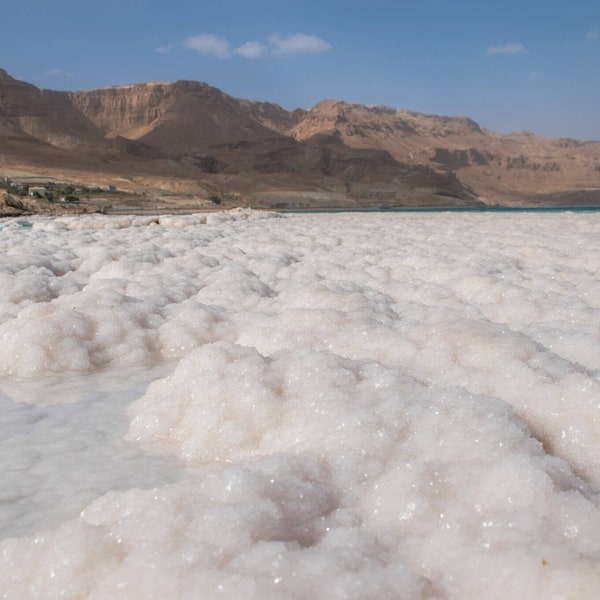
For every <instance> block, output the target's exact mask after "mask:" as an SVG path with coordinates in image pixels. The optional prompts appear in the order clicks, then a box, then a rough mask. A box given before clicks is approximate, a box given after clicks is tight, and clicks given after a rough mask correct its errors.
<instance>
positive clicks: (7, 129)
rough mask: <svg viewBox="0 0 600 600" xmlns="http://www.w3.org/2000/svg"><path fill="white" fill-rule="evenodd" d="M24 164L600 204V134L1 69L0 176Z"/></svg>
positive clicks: (316, 192)
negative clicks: (72, 82) (51, 83)
mask: <svg viewBox="0 0 600 600" xmlns="http://www.w3.org/2000/svg"><path fill="white" fill-rule="evenodd" d="M11 169H12V171H11ZM15 169H17V170H19V169H20V170H21V171H23V170H29V171H35V172H37V173H40V174H42V173H47V174H54V175H56V174H59V175H60V174H61V173H62V174H64V176H65V177H67V176H68V177H70V178H79V180H86V179H87V180H90V178H92V179H93V180H94V181H100V180H102V181H103V182H108V183H114V182H115V181H120V182H121V184H120V185H121V187H122V184H123V182H126V186H128V187H129V188H131V189H138V190H139V189H146V190H148V192H149V194H150V195H153V196H155V197H156V196H157V195H160V194H171V195H173V194H175V195H182V196H186V195H187V196H190V197H191V196H197V197H204V198H213V199H217V200H218V201H219V202H222V203H224V204H227V203H235V204H242V205H244V204H245V205H261V206H290V207H315V206H352V207H355V206H419V205H429V206H443V205H447V206H458V205H461V206H462V205H465V206H474V205H478V204H483V203H485V204H500V205H506V204H514V205H523V204H533V205H535V204H539V203H549V204H600V144H599V143H583V142H577V141H575V140H551V139H545V138H541V137H538V136H535V135H533V134H531V133H528V132H517V133H515V134H512V135H501V134H498V133H495V132H492V131H488V130H485V129H483V128H481V127H480V126H479V125H477V123H475V122H474V121H472V120H470V119H468V118H466V117H444V116H436V115H423V114H419V113H414V112H408V111H403V110H397V109H392V108H387V107H382V106H363V105H360V104H353V103H348V102H341V101H336V100H327V101H323V102H320V103H319V104H317V105H316V106H314V107H313V108H312V109H310V110H301V109H298V110H295V111H291V112H289V111H285V110H284V109H283V108H281V107H280V106H278V105H276V104H272V103H263V102H255V101H251V100H243V99H237V98H233V97H231V96H228V95H227V94H225V93H223V92H221V91H220V90H218V89H216V88H213V87H211V86H209V85H207V84H206V83H200V82H190V81H178V82H175V83H160V82H152V83H141V84H132V85H126V86H119V87H109V88H102V89H97V90H90V91H82V92H55V91H49V90H40V89H38V88H36V87H35V86H33V85H31V84H28V83H25V82H21V81H17V80H15V79H13V78H12V77H10V76H9V75H8V74H7V73H6V72H5V71H2V70H0V174H3V172H4V173H11V172H13V171H14V170H15Z"/></svg>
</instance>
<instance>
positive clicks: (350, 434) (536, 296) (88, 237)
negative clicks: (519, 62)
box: [0, 211, 600, 600]
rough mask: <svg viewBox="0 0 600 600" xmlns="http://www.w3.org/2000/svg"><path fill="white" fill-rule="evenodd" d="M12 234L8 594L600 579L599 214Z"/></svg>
mask: <svg viewBox="0 0 600 600" xmlns="http://www.w3.org/2000/svg"><path fill="white" fill-rule="evenodd" d="M29 225H31V227H29ZM0 251H1V256H2V261H1V263H0V464H1V465H2V481H1V483H0V539H2V541H0V597H2V598H10V599H13V598H14V599H19V600H20V599H23V598H36V599H37V598H58V597H61V598H94V599H99V598H107V599H108V598H111V599H112V598H143V599H146V598H198V597H202V598H212V597H215V598H216V597H218V598H261V599H262V598H323V599H330V598H407V599H411V600H412V599H413V598H461V599H462V598H486V599H487V598H492V599H493V598H498V599H501V598H502V599H505V598H523V599H525V598H527V599H530V598H577V599H581V598H594V599H595V598H597V596H598V589H600V495H599V490H600V487H599V485H600V419H599V417H598V415H599V410H600V277H599V271H600V214H572V213H562V214H531V213H527V214H524V213H520V214H507V213H503V214H493V215H491V214H467V213H460V214H451V213H421V214H419V213H412V214H406V213H405V214H397V213H395V214H394V213H382V214H320V215H287V216H285V217H280V216H278V215H274V214H270V213H260V212H253V211H233V212H230V213H217V214H210V215H196V216H188V217H163V216H161V217H160V218H156V217H154V218H151V217H122V218H110V217H79V218H56V219H44V218H36V219H30V220H29V221H28V222H23V220H4V221H3V222H2V228H1V229H0Z"/></svg>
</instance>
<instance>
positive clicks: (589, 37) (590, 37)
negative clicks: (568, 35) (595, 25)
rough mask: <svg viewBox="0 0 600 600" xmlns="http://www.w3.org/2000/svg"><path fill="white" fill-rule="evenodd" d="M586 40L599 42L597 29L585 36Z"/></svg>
mask: <svg viewBox="0 0 600 600" xmlns="http://www.w3.org/2000/svg"><path fill="white" fill-rule="evenodd" d="M585 39H586V40H597V39H598V31H597V30H595V29H591V30H590V31H588V32H587V34H586V36H585Z"/></svg>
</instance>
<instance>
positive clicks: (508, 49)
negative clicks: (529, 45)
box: [486, 42, 527, 55]
mask: <svg viewBox="0 0 600 600" xmlns="http://www.w3.org/2000/svg"><path fill="white" fill-rule="evenodd" d="M524 52H527V50H526V48H525V46H523V44H521V43H520V42H510V43H508V44H504V45H503V46H492V47H491V48H488V49H487V52H486V54H488V55H492V54H522V53H524Z"/></svg>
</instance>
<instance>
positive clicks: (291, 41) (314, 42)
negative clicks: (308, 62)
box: [269, 33, 331, 56]
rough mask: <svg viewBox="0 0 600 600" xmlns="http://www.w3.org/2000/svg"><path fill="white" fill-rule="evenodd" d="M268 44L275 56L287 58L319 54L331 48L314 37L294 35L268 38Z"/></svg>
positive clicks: (323, 41) (302, 34) (275, 35)
mask: <svg viewBox="0 0 600 600" xmlns="http://www.w3.org/2000/svg"><path fill="white" fill-rule="evenodd" d="M269 44H270V45H271V50H272V52H273V54H275V56H289V55H292V54H320V53H321V52H325V51H326V50H329V49H330V48H331V46H330V45H329V44H328V43H327V42H326V41H325V40H322V39H321V38H319V37H317V36H316V35H306V34H305V33H296V34H294V35H290V36H289V37H282V36H280V35H279V34H278V33H274V34H273V35H271V36H269Z"/></svg>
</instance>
